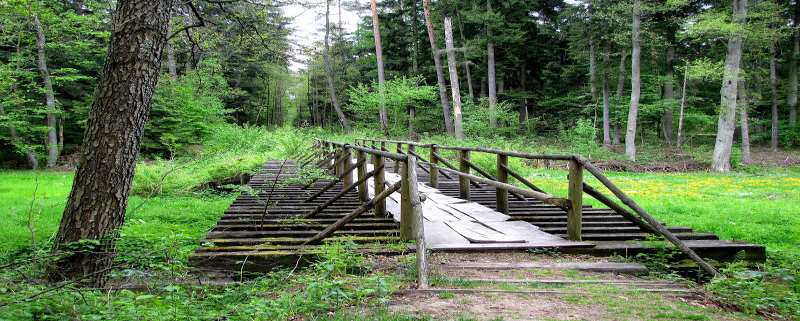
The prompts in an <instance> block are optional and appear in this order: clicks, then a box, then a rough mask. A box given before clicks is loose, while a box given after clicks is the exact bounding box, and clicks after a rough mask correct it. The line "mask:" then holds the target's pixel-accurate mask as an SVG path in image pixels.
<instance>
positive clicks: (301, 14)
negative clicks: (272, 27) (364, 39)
mask: <svg viewBox="0 0 800 321" xmlns="http://www.w3.org/2000/svg"><path fill="white" fill-rule="evenodd" d="M348 2H356V3H358V4H359V6H361V5H365V4H366V3H367V2H366V0H357V1H348ZM336 4H337V2H336V0H332V1H331V14H330V20H331V23H338V22H339V10H338V7H337V6H336ZM283 12H284V15H285V16H286V17H288V18H289V19H292V23H291V27H292V29H293V32H292V34H291V35H290V36H289V39H290V40H291V41H292V42H293V43H295V44H297V45H300V46H304V47H309V46H311V45H313V44H314V42H317V41H322V39H323V37H324V36H325V2H324V1H319V3H318V4H317V5H316V6H315V7H313V8H305V7H303V6H301V5H298V4H293V5H289V6H286V7H283ZM365 15H369V11H368V10H363V11H362V12H356V11H351V10H347V9H346V8H345V7H344V6H343V7H342V17H341V18H342V19H341V20H342V25H343V26H344V30H345V32H350V33H351V32H353V31H355V30H356V25H357V24H358V22H359V21H360V20H361V18H362V17H364V16H365ZM297 45H295V46H294V48H293V49H295V50H297V49H298V47H297ZM293 56H294V59H293V60H292V62H291V63H290V65H289V69H291V70H292V71H298V70H300V69H303V68H305V63H304V62H303V61H304V60H306V59H307V58H308V57H307V56H306V55H303V54H301V53H300V52H299V51H298V52H296V53H295V54H294V55H293Z"/></svg>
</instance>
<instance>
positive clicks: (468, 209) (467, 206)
mask: <svg viewBox="0 0 800 321" xmlns="http://www.w3.org/2000/svg"><path fill="white" fill-rule="evenodd" d="M446 206H448V207H450V208H453V209H455V210H457V211H459V212H461V213H464V214H466V215H469V216H471V217H472V218H474V220H475V221H481V222H492V221H494V222H502V221H508V220H509V219H510V218H511V217H510V216H508V215H505V214H502V213H498V212H496V211H495V210H493V209H491V208H488V207H486V206H483V205H481V204H478V203H474V202H470V203H454V204H447V205H446Z"/></svg>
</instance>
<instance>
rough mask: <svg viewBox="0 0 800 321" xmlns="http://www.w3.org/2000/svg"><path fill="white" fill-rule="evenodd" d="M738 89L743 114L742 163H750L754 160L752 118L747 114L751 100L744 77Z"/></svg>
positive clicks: (741, 121) (741, 114)
mask: <svg viewBox="0 0 800 321" xmlns="http://www.w3.org/2000/svg"><path fill="white" fill-rule="evenodd" d="M737 90H738V97H737V99H738V100H739V112H740V116H741V117H740V120H739V121H740V126H741V130H742V164H750V163H752V162H753V157H752V156H751V154H750V119H749V117H748V116H747V109H748V108H749V104H750V102H749V101H748V99H749V98H748V96H747V88H746V87H745V83H744V80H743V79H739V84H738V88H737Z"/></svg>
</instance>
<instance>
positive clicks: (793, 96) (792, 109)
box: [786, 1, 800, 128]
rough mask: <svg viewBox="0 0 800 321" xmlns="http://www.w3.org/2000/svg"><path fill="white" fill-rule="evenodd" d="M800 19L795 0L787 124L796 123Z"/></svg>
mask: <svg viewBox="0 0 800 321" xmlns="http://www.w3.org/2000/svg"><path fill="white" fill-rule="evenodd" d="M798 20H800V1H795V5H794V18H793V26H794V33H793V42H794V44H793V45H794V46H793V48H792V57H791V58H790V59H789V95H788V96H787V97H786V105H787V106H788V107H789V126H791V127H793V128H794V127H795V126H796V125H797V72H798V71H797V69H798V65H797V64H798V63H800V30H797V28H798V24H799V23H798Z"/></svg>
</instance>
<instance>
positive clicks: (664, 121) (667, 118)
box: [661, 44, 675, 144]
mask: <svg viewBox="0 0 800 321" xmlns="http://www.w3.org/2000/svg"><path fill="white" fill-rule="evenodd" d="M674 60H675V47H673V46H672V44H669V47H667V61H666V64H667V68H666V69H667V70H666V75H664V76H665V78H666V80H665V81H664V100H667V102H668V105H667V108H666V109H665V110H664V115H662V116H661V126H662V131H663V135H664V140H666V141H667V144H670V142H671V141H672V127H673V125H672V120H673V115H672V101H673V100H674V99H675V90H674V88H675V87H674V85H673V81H674V79H672V78H673V77H674V75H675V72H674V66H673V62H674Z"/></svg>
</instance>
